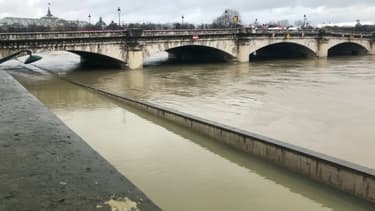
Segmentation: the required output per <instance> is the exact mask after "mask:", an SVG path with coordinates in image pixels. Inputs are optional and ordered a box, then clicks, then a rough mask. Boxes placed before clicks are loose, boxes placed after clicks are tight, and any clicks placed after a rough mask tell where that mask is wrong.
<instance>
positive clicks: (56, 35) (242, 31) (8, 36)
mask: <svg viewBox="0 0 375 211" xmlns="http://www.w3.org/2000/svg"><path fill="white" fill-rule="evenodd" d="M132 30H133V29H131V30H105V31H68V32H20V33H0V42H1V41H17V40H48V39H49V40H54V39H89V38H121V37H123V38H126V37H132V36H130V35H129V32H131V31H132ZM139 30H140V31H141V33H140V34H138V35H137V36H136V37H161V36H165V37H169V36H193V35H239V36H242V37H246V36H249V37H262V36H265V37H285V36H286V35H288V36H291V37H316V36H333V37H344V38H366V39H373V38H374V35H373V34H371V33H339V32H330V31H328V32H327V31H317V30H312V31H287V30H278V31H273V30H257V31H255V30H254V29H252V28H226V29H176V30H141V29H139Z"/></svg>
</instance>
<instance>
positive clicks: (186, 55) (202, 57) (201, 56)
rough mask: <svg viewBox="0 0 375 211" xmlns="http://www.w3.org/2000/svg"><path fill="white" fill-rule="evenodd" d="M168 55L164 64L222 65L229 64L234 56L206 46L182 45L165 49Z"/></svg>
mask: <svg viewBox="0 0 375 211" xmlns="http://www.w3.org/2000/svg"><path fill="white" fill-rule="evenodd" d="M165 52H167V54H168V59H167V60H166V63H223V62H230V61H232V60H233V58H234V56H232V55H231V54H229V53H227V52H225V51H223V50H220V49H217V48H214V47H208V46H202V45H184V46H178V47H173V48H169V49H166V50H165Z"/></svg>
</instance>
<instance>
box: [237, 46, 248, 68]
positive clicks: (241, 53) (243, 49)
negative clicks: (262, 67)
mask: <svg viewBox="0 0 375 211" xmlns="http://www.w3.org/2000/svg"><path fill="white" fill-rule="evenodd" d="M249 52H250V50H249V46H248V45H246V44H241V43H240V44H239V45H238V52H237V61H238V62H241V63H249V62H250V55H249Z"/></svg>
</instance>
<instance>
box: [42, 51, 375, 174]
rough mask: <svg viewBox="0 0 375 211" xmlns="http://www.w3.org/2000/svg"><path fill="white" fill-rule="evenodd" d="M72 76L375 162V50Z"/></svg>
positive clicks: (338, 154) (359, 161) (334, 153)
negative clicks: (371, 53) (356, 54)
mask: <svg viewBox="0 0 375 211" xmlns="http://www.w3.org/2000/svg"><path fill="white" fill-rule="evenodd" d="M72 61H73V60H72ZM46 63H47V62H46ZM72 63H73V62H72ZM49 64H50V66H49V67H50V69H56V68H53V63H49ZM51 64H52V66H51ZM46 66H48V65H46ZM67 77H69V78H72V79H74V80H77V81H81V82H84V83H86V84H90V85H92V86H95V87H100V88H103V89H105V90H108V91H111V92H114V93H117V94H120V95H127V96H132V97H136V98H138V99H141V100H145V101H149V102H153V103H156V104H160V105H163V106H166V107H169V108H173V109H176V110H179V111H182V112H185V113H190V114H193V115H196V116H199V117H203V118H206V119H209V120H213V121H217V122H220V123H223V124H226V125H230V126H234V127H237V128H240V129H244V130H248V131H250V132H253V133H258V134H262V135H264V136H268V137H271V138H275V139H278V140H281V141H284V142H288V143H291V144H295V145H298V146H302V147H305V148H309V149H312V150H314V151H318V152H321V153H324V154H328V155H331V156H333V157H337V158H340V159H343V160H347V161H350V162H353V163H357V164H360V165H364V166H367V167H370V168H375V154H374V153H373V148H374V147H375V130H374V125H375V94H374V93H375V57H373V56H364V57H341V58H329V59H328V60H325V59H322V60H314V59H312V60H285V61H264V62H258V63H250V64H236V65H233V64H204V65H166V66H151V67H146V68H145V69H144V70H143V71H118V70H91V71H87V70H85V71H73V72H70V73H69V74H68V75H67Z"/></svg>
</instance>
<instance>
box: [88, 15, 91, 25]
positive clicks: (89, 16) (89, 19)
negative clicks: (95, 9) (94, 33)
mask: <svg viewBox="0 0 375 211" xmlns="http://www.w3.org/2000/svg"><path fill="white" fill-rule="evenodd" d="M88 17H89V25H91V14H89V16H88Z"/></svg>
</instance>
